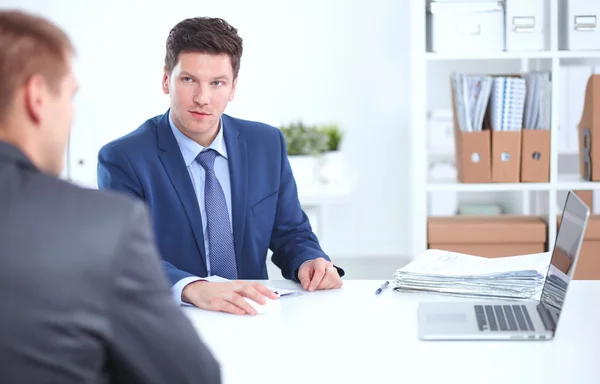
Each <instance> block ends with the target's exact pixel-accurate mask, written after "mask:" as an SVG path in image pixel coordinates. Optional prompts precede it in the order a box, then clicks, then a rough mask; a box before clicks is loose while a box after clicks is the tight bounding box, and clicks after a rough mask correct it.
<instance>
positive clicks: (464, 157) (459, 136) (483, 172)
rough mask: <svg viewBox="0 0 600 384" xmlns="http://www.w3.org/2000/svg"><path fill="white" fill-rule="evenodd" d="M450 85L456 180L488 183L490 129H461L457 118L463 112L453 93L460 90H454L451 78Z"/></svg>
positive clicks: (489, 176) (489, 174) (489, 171)
mask: <svg viewBox="0 0 600 384" xmlns="http://www.w3.org/2000/svg"><path fill="white" fill-rule="evenodd" d="M450 87H451V95H452V111H453V121H454V139H455V140H454V146H455V156H456V171H457V178H458V181H460V182H462V183H489V182H490V181H491V168H490V153H491V148H490V131H489V129H482V130H479V131H471V132H469V131H463V130H461V125H460V123H459V118H461V117H460V116H462V115H463V114H462V113H461V112H460V111H459V108H457V105H462V104H459V102H458V101H457V100H456V99H457V97H456V95H455V94H456V93H458V94H460V92H455V91H457V90H458V89H457V88H456V85H455V83H454V81H453V80H452V79H451V80H450ZM461 101H462V100H461ZM484 125H485V124H484Z"/></svg>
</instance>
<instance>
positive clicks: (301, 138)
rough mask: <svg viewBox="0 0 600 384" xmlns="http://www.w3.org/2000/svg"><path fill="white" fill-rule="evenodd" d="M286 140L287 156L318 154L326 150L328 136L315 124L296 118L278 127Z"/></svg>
mask: <svg viewBox="0 0 600 384" xmlns="http://www.w3.org/2000/svg"><path fill="white" fill-rule="evenodd" d="M279 129H280V130H281V132H282V133H283V136H284V137H285V141H286V147H287V148H286V149H287V153H288V155H289V156H298V155H309V156H310V155H319V154H322V153H324V152H326V151H327V150H328V144H329V142H328V140H329V139H328V136H327V135H325V134H324V133H323V132H321V130H319V129H318V128H317V127H315V126H309V125H305V124H304V123H302V121H300V120H298V121H296V122H293V123H290V124H288V125H284V126H281V127H279Z"/></svg>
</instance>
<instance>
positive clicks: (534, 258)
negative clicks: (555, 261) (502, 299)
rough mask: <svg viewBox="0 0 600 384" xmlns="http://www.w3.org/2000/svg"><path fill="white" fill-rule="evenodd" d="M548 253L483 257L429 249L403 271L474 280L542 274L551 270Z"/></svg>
mask: <svg viewBox="0 0 600 384" xmlns="http://www.w3.org/2000/svg"><path fill="white" fill-rule="evenodd" d="M549 262H550V256H549V255H548V253H538V254H531V255H522V256H509V257H481V256H472V255H465V254H462V253H455V252H448V251H442V250H438V249H428V250H427V251H425V253H423V255H421V256H420V257H418V258H417V259H416V260H414V261H413V262H412V263H410V264H408V265H407V266H406V267H404V268H400V269H399V271H402V272H411V273H419V274H426V275H443V276H473V275H494V274H501V273H509V272H515V271H523V270H532V271H536V272H542V271H543V270H544V269H545V268H547V267H548V263H549Z"/></svg>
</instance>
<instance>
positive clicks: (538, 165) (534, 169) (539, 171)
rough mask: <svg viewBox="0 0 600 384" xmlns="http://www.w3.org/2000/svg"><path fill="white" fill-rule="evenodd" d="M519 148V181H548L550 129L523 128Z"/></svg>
mask: <svg viewBox="0 0 600 384" xmlns="http://www.w3.org/2000/svg"><path fill="white" fill-rule="evenodd" d="M522 134H523V136H522V149H521V181H522V182H539V183H547V182H549V181H550V130H549V129H523V131H522Z"/></svg>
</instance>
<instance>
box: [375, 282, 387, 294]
mask: <svg viewBox="0 0 600 384" xmlns="http://www.w3.org/2000/svg"><path fill="white" fill-rule="evenodd" d="M388 285H390V282H389V281H386V282H385V283H383V284H381V287H379V288H377V290H376V291H375V294H376V295H379V294H380V293H381V291H383V290H384V289H386V288H387V286H388Z"/></svg>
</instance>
